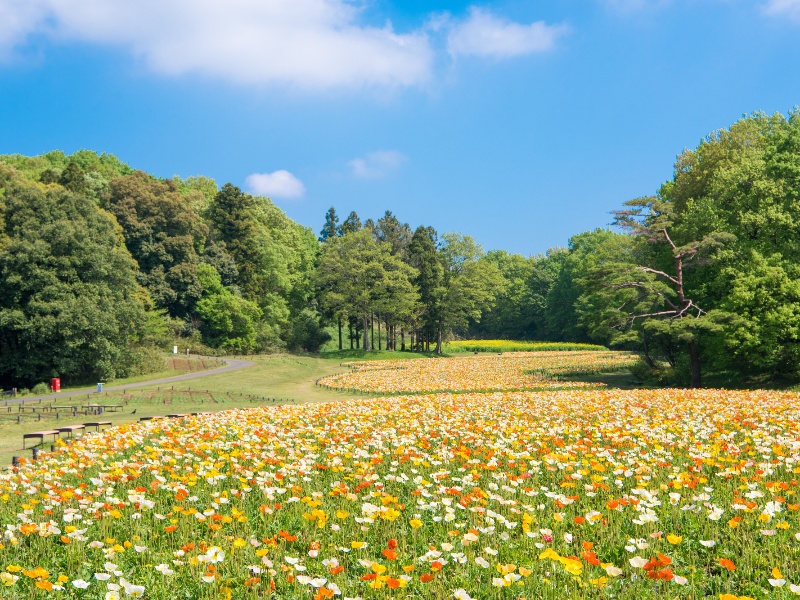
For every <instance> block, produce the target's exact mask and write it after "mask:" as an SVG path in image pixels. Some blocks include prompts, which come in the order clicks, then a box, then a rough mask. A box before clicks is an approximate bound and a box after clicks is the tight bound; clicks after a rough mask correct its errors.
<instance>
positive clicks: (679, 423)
mask: <svg viewBox="0 0 800 600" xmlns="http://www.w3.org/2000/svg"><path fill="white" fill-rule="evenodd" d="M414 362H431V363H436V362H442V361H428V360H424V361H414ZM798 460H800V397H798V395H797V394H795V393H786V392H763V391H758V392H741V391H737V392H731V391H722V390H700V391H690V390H632V391H621V390H605V389H595V390H561V391H539V392H508V391H502V392H494V393H465V394H449V393H447V394H424V395H414V396H391V397H384V398H380V399H366V400H349V401H340V402H328V403H315V404H300V405H287V406H277V407H258V408H247V409H237V410H229V411H222V412H217V413H214V414H211V415H205V416H198V417H189V418H185V419H170V420H158V421H149V422H146V423H136V424H129V425H121V426H118V427H116V428H114V429H110V430H106V431H104V432H102V433H96V434H90V435H87V436H85V437H83V438H81V439H80V440H77V441H75V442H73V443H71V444H69V445H68V446H62V447H60V448H59V449H58V451H57V452H55V453H53V454H46V455H44V456H43V458H40V460H38V461H37V462H35V463H26V464H23V465H22V466H21V467H19V468H18V469H16V470H14V471H8V472H6V473H4V474H0V530H2V538H1V539H0V597H2V598H8V599H23V598H24V599H32V598H33V599H35V598H88V599H99V600H117V599H121V598H138V597H141V598H152V599H164V600H167V599H173V598H185V599H218V598H227V599H234V598H235V599H239V598H243V599H246V598H275V599H278V598H280V599H295V598H297V599H300V598H309V599H311V598H313V599H315V600H318V599H324V598H341V599H346V598H349V599H355V598H361V599H364V600H366V599H369V598H443V599H444V598H456V599H466V598H475V599H478V598H481V599H483V598H487V599H522V598H525V599H529V600H530V599H534V598H536V599H539V598H552V599H561V598H611V597H613V598H624V599H631V600H633V599H641V598H715V599H721V600H742V599H746V598H758V599H762V598H793V597H796V596H797V595H800V569H798V565H800V519H799V517H800V498H798V493H797V492H798V489H800V488H799V486H798V479H800V463H799V462H798Z"/></svg>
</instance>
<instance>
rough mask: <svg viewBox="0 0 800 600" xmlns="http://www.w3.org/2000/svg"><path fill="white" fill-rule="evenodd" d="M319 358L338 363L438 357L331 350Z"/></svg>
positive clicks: (433, 356) (430, 354)
mask: <svg viewBox="0 0 800 600" xmlns="http://www.w3.org/2000/svg"><path fill="white" fill-rule="evenodd" d="M319 356H320V357H321V358H325V359H329V360H339V361H362V360H405V359H411V358H437V357H439V356H440V355H438V354H436V353H435V352H398V351H391V350H370V351H369V352H367V351H366V350H364V349H359V350H331V351H328V352H320V354H319Z"/></svg>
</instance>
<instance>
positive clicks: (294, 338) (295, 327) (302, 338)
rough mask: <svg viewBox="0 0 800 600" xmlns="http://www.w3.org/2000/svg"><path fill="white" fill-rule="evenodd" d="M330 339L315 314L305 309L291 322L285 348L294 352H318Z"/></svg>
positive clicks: (329, 335)
mask: <svg viewBox="0 0 800 600" xmlns="http://www.w3.org/2000/svg"><path fill="white" fill-rule="evenodd" d="M330 339H331V334H330V333H328V332H327V331H326V330H325V328H324V327H323V326H322V324H321V323H320V318H319V315H318V314H317V312H316V311H314V310H311V309H306V310H304V311H302V312H301V313H300V314H299V315H297V316H296V317H295V318H294V319H293V320H292V328H291V334H290V336H289V339H288V341H287V346H288V347H289V349H290V350H294V351H297V350H301V351H303V352H319V350H320V348H322V346H323V345H325V343H326V342H328V341H330Z"/></svg>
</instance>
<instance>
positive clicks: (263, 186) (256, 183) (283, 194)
mask: <svg viewBox="0 0 800 600" xmlns="http://www.w3.org/2000/svg"><path fill="white" fill-rule="evenodd" d="M245 184H246V185H247V188H248V189H249V190H250V192H252V193H253V194H258V195H259V196H269V197H270V198H286V199H292V198H300V197H302V196H303V194H305V193H306V186H304V185H303V182H302V181H300V180H299V179H298V178H297V177H295V176H294V175H292V174H291V173H289V171H284V170H283V169H281V170H279V171H274V172H272V173H253V174H252V175H248V176H247V179H245Z"/></svg>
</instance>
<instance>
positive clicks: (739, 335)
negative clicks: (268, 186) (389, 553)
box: [0, 111, 800, 387]
mask: <svg viewBox="0 0 800 600" xmlns="http://www.w3.org/2000/svg"><path fill="white" fill-rule="evenodd" d="M608 209H609V213H610V216H609V221H610V222H613V223H612V225H611V226H609V227H608V228H606V229H597V230H594V231H588V232H582V233H576V235H574V236H573V237H572V238H570V239H569V241H568V243H567V245H566V247H563V248H553V249H551V250H548V251H547V252H546V253H545V254H541V255H533V256H523V255H519V254H511V253H508V252H506V251H503V250H502V249H495V250H490V251H488V252H487V251H485V250H484V248H483V247H482V246H481V245H480V244H479V243H478V242H477V241H476V240H475V239H473V238H472V237H470V236H469V235H464V234H460V233H447V232H437V231H436V230H435V229H433V228H432V227H430V226H427V225H425V224H420V225H418V226H416V227H412V226H410V225H409V224H407V223H404V222H402V221H401V220H400V219H399V218H398V217H397V216H395V214H394V213H393V212H392V211H391V210H386V212H385V213H384V214H383V216H381V217H379V218H377V219H375V220H373V219H371V218H368V219H366V220H364V221H363V222H362V220H361V217H360V216H359V215H357V214H356V213H355V212H349V213H348V214H347V216H346V217H344V212H347V211H346V210H345V211H344V212H343V213H342V215H341V217H340V215H339V213H337V211H336V209H335V208H333V207H331V208H330V209H329V210H328V212H327V214H325V215H324V224H323V225H322V226H321V229H320V231H313V230H311V229H310V228H307V227H303V226H301V225H299V224H297V223H295V222H293V221H292V220H291V219H289V218H288V217H287V216H286V215H285V214H284V213H283V211H281V210H280V209H279V208H278V207H276V206H275V205H274V204H273V203H272V202H271V201H270V200H269V199H268V198H266V197H261V196H254V195H251V194H248V193H245V192H243V191H242V190H240V189H239V188H238V187H236V186H234V185H232V184H230V183H226V184H224V185H222V186H221V187H219V186H218V185H217V183H216V182H215V181H214V180H212V179H209V178H207V177H202V176H197V177H189V178H187V179H182V178H179V177H174V178H171V179H161V178H157V177H154V176H152V175H149V174H147V173H145V172H142V171H138V170H135V169H134V168H132V167H130V166H129V165H127V164H125V163H123V162H122V161H120V160H119V159H117V158H116V157H115V156H113V155H110V154H97V153H95V152H91V151H79V152H76V153H74V154H72V155H66V154H64V153H63V152H60V151H54V152H50V153H47V154H44V155H42V156H36V157H26V156H21V155H6V156H0V290H2V294H0V387H10V386H25V385H32V384H35V383H38V382H41V381H45V380H46V379H48V378H49V377H52V376H60V377H62V378H65V379H66V380H69V381H72V382H85V381H95V380H100V379H103V378H106V379H109V378H118V377H124V376H130V375H134V374H140V373H146V372H149V371H152V370H155V369H156V368H157V365H158V364H159V361H160V360H162V356H163V352H164V349H165V348H169V347H171V346H172V345H173V344H180V345H181V346H182V347H190V348H191V349H192V351H193V352H197V353H206V354H223V353H229V354H249V353H263V352H274V351H283V350H289V351H302V352H318V351H319V350H320V349H321V348H322V347H323V346H326V347H334V348H339V349H350V348H359V349H363V350H367V351H368V350H370V349H372V348H380V349H386V350H396V351H398V352H402V351H420V352H431V353H441V352H442V343H443V341H445V340H447V339H452V338H454V337H456V338H474V339H514V340H541V341H568V342H593V343H598V344H602V345H606V346H609V347H614V348H625V349H630V350H636V351H638V352H640V353H641V356H642V359H641V361H640V363H639V364H638V365H637V366H636V367H635V368H634V372H635V374H636V375H637V376H638V377H640V378H642V379H643V380H651V381H657V382H658V383H659V384H661V385H687V386H688V385H691V386H693V387H699V386H702V385H708V384H710V383H712V382H713V383H715V384H719V383H720V382H723V383H725V384H726V385H735V383H736V382H741V383H742V384H744V383H745V382H748V383H752V382H760V383H762V384H764V385H771V384H773V383H779V382H783V381H796V380H797V379H798V377H800V112H798V111H793V112H790V113H789V114H788V115H782V114H775V115H766V114H763V113H754V114H751V115H747V116H745V117H743V118H742V119H740V120H739V121H737V122H736V123H734V124H733V125H731V126H730V127H729V128H727V129H723V130H720V131H717V132H714V133H712V134H709V135H708V136H706V137H705V138H704V139H703V140H702V141H701V142H700V144H699V145H698V146H697V147H696V148H694V149H692V150H685V151H684V152H683V153H681V154H680V155H679V156H678V157H677V159H676V162H675V165H674V175H673V177H672V179H671V180H670V181H667V182H666V183H664V184H663V185H661V187H659V188H657V189H655V190H653V195H652V196H647V197H643V198H637V199H632V200H627V201H626V199H624V198H623V199H620V205H619V206H617V207H613V206H610V207H608ZM320 220H321V222H322V221H323V216H322V215H320Z"/></svg>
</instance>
